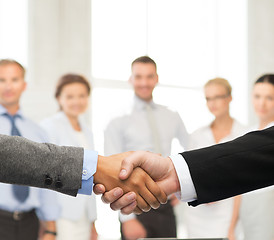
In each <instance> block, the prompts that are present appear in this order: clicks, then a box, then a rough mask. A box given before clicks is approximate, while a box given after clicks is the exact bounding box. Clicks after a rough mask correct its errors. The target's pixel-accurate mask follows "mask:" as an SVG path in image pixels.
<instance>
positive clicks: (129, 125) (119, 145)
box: [105, 56, 188, 239]
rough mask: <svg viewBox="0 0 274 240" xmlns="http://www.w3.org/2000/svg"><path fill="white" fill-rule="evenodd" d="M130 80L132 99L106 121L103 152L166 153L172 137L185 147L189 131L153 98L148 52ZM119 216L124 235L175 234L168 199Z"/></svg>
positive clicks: (136, 63) (153, 79) (153, 77)
mask: <svg viewBox="0 0 274 240" xmlns="http://www.w3.org/2000/svg"><path fill="white" fill-rule="evenodd" d="M129 82H130V84H131V85H132V86H133V88H134V92H135V96H134V101H133V104H132V107H131V109H130V111H129V112H127V113H126V114H125V115H123V116H121V117H118V118H116V119H114V120H113V121H111V122H110V124H109V125H108V127H107V129H106V131H105V154H106V155H109V154H115V153H120V152H125V151H131V150H145V151H153V152H157V153H161V154H162V155H163V156H168V155H170V152H171V143H172V140H173V139H174V138H177V139H178V140H179V141H180V143H181V145H182V146H183V147H186V144H187V138H188V134H187V132H186V129H185V126H184V124H183V122H182V120H181V118H180V116H179V114H178V113H177V112H174V111H171V110H169V109H168V108H167V107H165V106H161V105H158V104H155V103H154V101H153V96H152V94H153V90H154V88H155V87H156V85H157V83H158V75H157V69H156V64H155V62H154V61H153V60H152V59H151V58H149V57H147V56H143V57H139V58H137V59H135V60H134V61H133V63H132V75H131V77H130V79H129ZM120 220H121V222H122V237H124V238H125V239H137V238H142V237H176V221H175V216H174V212H173V207H172V206H171V204H170V202H169V203H168V204H166V205H164V206H161V208H160V209H158V210H152V211H150V212H149V213H145V214H142V215H140V216H137V218H136V217H135V216H134V215H130V216H123V215H121V216H120Z"/></svg>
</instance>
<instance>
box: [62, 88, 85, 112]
mask: <svg viewBox="0 0 274 240" xmlns="http://www.w3.org/2000/svg"><path fill="white" fill-rule="evenodd" d="M57 100H58V103H59V105H60V106H61V108H62V110H63V111H64V113H65V114H66V115H68V116H71V117H78V116H79V115H80V114H82V113H84V112H85V111H86V109H87V107H88V101H89V93H88V89H87V87H86V86H85V85H84V84H82V83H69V84H66V85H65V86H64V87H63V88H62V90H61V93H60V96H59V97H58V98H57Z"/></svg>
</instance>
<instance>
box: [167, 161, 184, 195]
mask: <svg viewBox="0 0 274 240" xmlns="http://www.w3.org/2000/svg"><path fill="white" fill-rule="evenodd" d="M167 161H169V162H170V168H169V170H168V171H169V178H170V182H171V183H172V185H171V186H172V188H171V189H170V191H171V192H170V194H172V193H176V192H179V191H181V186H180V181H179V177H178V175H177V172H176V169H175V166H174V164H173V162H172V160H171V158H170V157H167Z"/></svg>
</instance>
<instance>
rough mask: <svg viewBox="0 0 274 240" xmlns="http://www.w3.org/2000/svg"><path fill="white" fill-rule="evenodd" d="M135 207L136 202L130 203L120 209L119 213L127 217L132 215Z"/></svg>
mask: <svg viewBox="0 0 274 240" xmlns="http://www.w3.org/2000/svg"><path fill="white" fill-rule="evenodd" d="M136 207H137V201H134V202H132V203H131V204H129V205H128V206H126V207H124V208H122V209H121V213H122V214H124V215H128V214H131V213H133V211H134V209H135V208H136Z"/></svg>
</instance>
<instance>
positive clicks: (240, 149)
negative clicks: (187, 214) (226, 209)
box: [181, 127, 274, 206]
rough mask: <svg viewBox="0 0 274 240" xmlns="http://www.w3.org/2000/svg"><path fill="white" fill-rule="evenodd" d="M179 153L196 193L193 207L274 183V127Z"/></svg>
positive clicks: (192, 203)
mask: <svg viewBox="0 0 274 240" xmlns="http://www.w3.org/2000/svg"><path fill="white" fill-rule="evenodd" d="M181 155H182V156H183V157H184V159H185V160H186V162H187V164H188V167H189V170H190V174H191V177H192V180H193V184H194V187H195V189H196V193H197V201H194V202H191V203H190V205H192V206H196V205H199V204H202V203H208V202H213V201H218V200H222V199H225V198H229V197H232V196H235V195H239V194H242V193H245V192H249V191H252V190H256V189H259V188H263V187H267V186H270V185H273V184H274V127H271V128H268V129H266V130H263V131H255V132H250V133H248V134H246V135H244V136H242V137H240V138H237V139H235V140H233V141H231V142H227V143H223V144H217V145H214V146H212V147H208V148H203V149H199V150H194V151H188V152H184V153H181Z"/></svg>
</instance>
